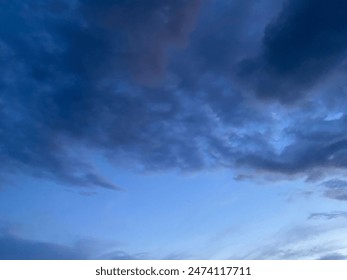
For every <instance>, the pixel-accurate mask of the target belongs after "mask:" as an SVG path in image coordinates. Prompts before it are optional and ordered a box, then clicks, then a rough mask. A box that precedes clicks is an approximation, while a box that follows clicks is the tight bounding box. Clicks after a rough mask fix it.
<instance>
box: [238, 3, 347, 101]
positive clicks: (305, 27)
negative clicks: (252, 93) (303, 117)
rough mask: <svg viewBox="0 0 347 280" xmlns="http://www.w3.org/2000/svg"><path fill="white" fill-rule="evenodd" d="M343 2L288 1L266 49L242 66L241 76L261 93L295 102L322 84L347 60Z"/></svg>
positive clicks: (270, 28) (266, 40) (268, 32)
mask: <svg viewBox="0 0 347 280" xmlns="http://www.w3.org/2000/svg"><path fill="white" fill-rule="evenodd" d="M346 8H347V4H346V2H345V1H343V0H332V1H329V0H323V1H319V2H315V1H311V0H304V1H301V0H293V1H286V4H285V5H284V6H283V8H282V11H281V12H280V13H279V14H278V16H277V17H276V19H274V20H273V21H272V22H271V23H270V24H268V26H267V27H266V30H265V33H264V37H263V47H262V50H261V51H260V53H259V55H258V56H257V57H256V58H253V59H251V58H250V59H245V60H244V61H243V62H242V63H241V65H240V72H239V74H240V77H242V79H244V80H245V81H247V82H249V81H253V85H254V87H255V90H256V92H257V94H258V95H259V96H261V97H264V98H273V99H277V100H281V101H283V102H292V101H293V100H296V99H298V98H300V97H302V96H303V95H305V91H306V90H307V89H308V88H311V87H313V86H316V85H317V84H321V82H322V81H324V80H325V79H327V78H328V77H329V76H331V75H332V73H333V72H334V71H336V69H337V68H338V67H339V66H341V64H342V63H343V62H344V61H345V59H346V51H347V35H346V32H345V31H344V30H345V29H346V27H347V20H346V17H345V16H344V14H343V11H344V10H345V9H346Z"/></svg>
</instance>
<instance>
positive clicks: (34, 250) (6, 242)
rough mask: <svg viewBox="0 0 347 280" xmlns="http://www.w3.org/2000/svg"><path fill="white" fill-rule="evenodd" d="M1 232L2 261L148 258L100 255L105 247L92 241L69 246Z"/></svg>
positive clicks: (7, 231) (117, 254) (142, 255)
mask: <svg viewBox="0 0 347 280" xmlns="http://www.w3.org/2000/svg"><path fill="white" fill-rule="evenodd" d="M0 230H1V232H0V260H87V259H99V260H101V259H107V260H135V259H143V258H145V256H146V255H145V254H134V255H132V254H129V253H126V252H124V251H121V250H114V251H112V252H111V253H107V254H105V253H100V252H102V251H103V250H106V248H105V246H104V245H103V246H101V245H100V244H98V242H93V241H90V240H81V241H79V242H76V243H75V244H73V245H72V246H68V245H61V244H56V243H52V242H42V241H36V240H29V239H25V238H22V237H19V236H18V235H16V234H15V232H13V230H12V231H11V229H10V228H5V229H0ZM108 250H109V249H108Z"/></svg>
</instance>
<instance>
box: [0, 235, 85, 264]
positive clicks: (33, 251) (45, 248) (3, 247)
mask: <svg viewBox="0 0 347 280" xmlns="http://www.w3.org/2000/svg"><path fill="white" fill-rule="evenodd" d="M85 258H86V256H85V255H83V254H82V253H80V252H78V251H77V250H75V249H74V248H70V247H68V246H63V245H58V244H53V243H48V242H37V241H30V240H26V239H22V238H18V237H15V236H13V235H8V234H2V235H0V259H1V260H76V259H85Z"/></svg>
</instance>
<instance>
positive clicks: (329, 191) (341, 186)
mask: <svg viewBox="0 0 347 280" xmlns="http://www.w3.org/2000/svg"><path fill="white" fill-rule="evenodd" d="M322 185H323V186H324V187H325V192H324V196H325V197H328V198H331V199H336V200H341V201H346V200H347V182H346V181H344V180H339V179H335V180H329V181H325V182H323V183H322Z"/></svg>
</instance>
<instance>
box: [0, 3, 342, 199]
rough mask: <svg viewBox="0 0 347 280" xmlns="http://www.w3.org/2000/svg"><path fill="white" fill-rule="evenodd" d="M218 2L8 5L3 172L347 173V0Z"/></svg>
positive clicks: (81, 180) (104, 183)
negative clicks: (103, 161) (103, 167)
mask: <svg viewBox="0 0 347 280" xmlns="http://www.w3.org/2000/svg"><path fill="white" fill-rule="evenodd" d="M217 2H218V1H216V2H205V1H199V0H194V1H185V0H179V1H176V0H175V1H173V0H165V1H158V0H150V1H132V2H131V4H129V3H128V2H127V1H120V0H118V1H116V0H115V1H108V0H102V1H94V0H80V1H63V0H58V1H57V0H54V1H53V0H52V1H36V2H35V3H29V4H27V3H23V2H22V1H12V2H11V5H7V4H5V3H4V2H0V8H1V9H0V10H1V12H0V18H1V20H2V21H3V24H2V26H3V27H2V28H1V29H0V50H1V53H2V56H1V58H0V67H1V69H2V75H1V77H0V89H1V94H0V139H1V140H0V161H1V162H2V165H1V170H0V176H3V177H6V176H8V175H9V174H10V175H11V174H12V175H13V174H16V173H24V174H29V175H32V176H36V177H41V178H46V179H50V180H54V181H57V182H59V183H63V184H65V185H69V186H84V187H95V186H99V187H104V188H108V189H115V190H118V189H120V188H119V187H118V186H117V185H115V184H114V183H112V182H109V181H108V180H107V179H106V178H103V177H102V176H101V175H100V174H99V173H98V172H97V171H95V168H94V167H93V158H90V157H88V153H87V152H86V154H85V155H84V154H83V153H84V152H83V151H89V152H90V151H93V152H96V153H101V154H103V155H104V156H105V158H107V159H108V160H109V161H110V162H111V163H112V164H115V165H117V164H127V165H128V166H129V165H131V166H133V168H134V169H145V170H151V171H155V170H158V169H175V170H183V171H193V170H201V169H206V168H233V169H235V168H237V169H238V170H239V169H246V170H250V169H252V170H257V171H259V172H260V173H261V172H268V173H271V174H277V175H284V176H294V175H298V174H299V175H302V176H307V177H308V178H311V179H312V178H314V177H315V176H316V175H317V174H323V175H324V174H325V173H326V172H328V171H329V172H330V171H332V170H333V171H337V170H344V169H345V168H346V167H347V162H346V160H345V159H346V150H347V149H346V148H347V144H346V143H347V140H346V137H345V131H346V123H347V122H346V115H345V112H346V106H345V105H344V104H347V103H346V102H345V101H346V100H345V99H346V98H345V96H346V95H345V92H346V89H347V88H346V84H345V83H344V81H343V79H342V78H341V77H343V74H345V64H344V63H345V58H346V48H347V36H346V32H345V31H344V30H345V29H346V25H347V21H346V17H345V16H344V14H343V12H342V11H344V10H345V9H346V4H345V3H344V1H342V0H332V1H331V0H330V1H327V0H324V1H320V2H319V3H316V1H310V0H305V1H298V0H292V1H287V2H285V3H284V6H283V7H282V8H281V7H280V5H279V3H280V4H281V2H278V1H276V3H275V2H274V1H269V0H262V1H260V2H259V3H257V4H254V3H253V2H252V1H234V2H233V3H232V4H230V3H229V4H227V3H222V2H218V3H217ZM252 18H255V19H257V22H258V23H259V24H254V22H253V21H252V20H251V19H252ZM322 19H323V20H322ZM340 198H341V195H340Z"/></svg>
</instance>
